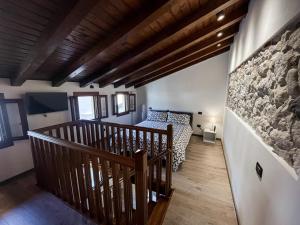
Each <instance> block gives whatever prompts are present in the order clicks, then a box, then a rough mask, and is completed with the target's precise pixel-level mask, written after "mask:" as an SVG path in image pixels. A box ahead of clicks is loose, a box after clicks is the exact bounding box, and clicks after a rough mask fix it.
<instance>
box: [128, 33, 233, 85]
mask: <svg viewBox="0 0 300 225" xmlns="http://www.w3.org/2000/svg"><path fill="white" fill-rule="evenodd" d="M232 42H233V38H230V39H227V40H224V41H222V42H221V46H220V47H218V46H217V45H211V46H209V47H208V48H204V49H200V50H199V51H197V52H195V53H194V54H191V55H189V56H187V57H183V58H181V59H179V60H176V61H174V62H173V63H169V64H168V65H167V66H164V67H161V68H158V69H157V70H154V71H153V72H151V73H149V74H148V75H146V76H144V77H141V78H140V79H138V80H136V81H134V82H131V83H129V84H128V85H127V87H130V86H133V85H134V84H135V83H139V82H141V81H143V80H147V79H149V78H152V77H155V76H158V75H160V74H162V73H166V72H169V71H171V70H174V69H176V68H178V67H181V66H182V65H185V64H188V63H190V62H192V61H195V60H197V59H199V58H202V57H205V56H207V55H210V54H211V53H214V52H216V51H219V50H220V49H223V48H226V47H228V46H229V45H230V44H231V43H232Z"/></svg>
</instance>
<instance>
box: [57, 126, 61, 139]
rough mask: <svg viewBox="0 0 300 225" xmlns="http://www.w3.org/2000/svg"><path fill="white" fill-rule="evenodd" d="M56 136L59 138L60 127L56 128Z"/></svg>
mask: <svg viewBox="0 0 300 225" xmlns="http://www.w3.org/2000/svg"><path fill="white" fill-rule="evenodd" d="M56 137H57V138H61V133H60V127H58V128H56Z"/></svg>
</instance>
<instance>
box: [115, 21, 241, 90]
mask: <svg viewBox="0 0 300 225" xmlns="http://www.w3.org/2000/svg"><path fill="white" fill-rule="evenodd" d="M238 28H239V27H238V24H236V25H234V26H232V27H230V28H228V29H226V30H223V36H222V37H217V35H215V36H213V37H211V38H207V39H205V40H202V41H200V42H198V43H196V44H195V45H191V46H189V47H188V48H186V49H184V50H183V51H179V52H177V53H176V54H172V53H171V54H169V55H167V56H168V57H162V58H157V59H156V60H154V61H153V62H151V63H149V64H148V65H147V66H146V67H143V68H141V69H138V70H137V71H136V72H134V73H132V74H131V75H130V76H128V77H127V76H126V77H125V78H124V79H122V80H120V81H118V82H116V83H115V84H114V87H115V88H117V87H119V86H121V85H123V84H129V83H132V82H134V81H136V80H138V79H140V78H142V77H144V76H147V75H148V74H149V73H152V72H154V71H156V70H159V69H160V68H163V67H166V66H167V65H169V64H172V63H174V62H176V61H178V60H181V59H183V58H185V57H188V56H189V55H191V54H195V53H196V52H199V51H203V50H204V49H206V48H209V47H211V46H216V45H217V44H218V43H220V42H223V41H225V40H227V39H230V38H232V37H233V36H234V34H235V33H237V32H238Z"/></svg>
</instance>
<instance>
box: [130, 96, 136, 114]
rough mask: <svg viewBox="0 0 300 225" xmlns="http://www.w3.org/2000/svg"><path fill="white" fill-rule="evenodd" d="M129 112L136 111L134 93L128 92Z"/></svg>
mask: <svg viewBox="0 0 300 225" xmlns="http://www.w3.org/2000/svg"><path fill="white" fill-rule="evenodd" d="M131 97H133V99H134V100H133V109H131V108H130V107H131ZM128 108H129V112H136V94H134V93H132V94H129V106H128Z"/></svg>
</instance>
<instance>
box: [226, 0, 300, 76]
mask: <svg viewBox="0 0 300 225" xmlns="http://www.w3.org/2000/svg"><path fill="white" fill-rule="evenodd" d="M299 8H300V1H299V0H252V1H251V2H250V4H249V9H248V14H247V17H246V18H245V19H244V20H243V21H242V23H241V25H240V31H239V33H238V35H236V36H235V38H234V43H233V44H232V46H231V50H230V59H229V60H230V64H229V72H231V71H233V70H234V69H235V68H236V67H237V66H238V65H239V64H241V63H242V62H243V61H244V60H246V59H247V58H248V57H249V56H250V55H252V54H253V53H254V52H255V51H256V50H257V49H259V48H260V47H261V46H262V45H263V44H264V43H266V42H267V41H268V40H269V39H270V38H271V37H272V36H274V35H275V34H276V32H278V31H279V30H280V29H281V28H282V27H283V26H284V25H286V24H287V23H288V21H289V20H291V19H292V18H293V17H295V16H296V15H297V14H299V13H300V10H299Z"/></svg>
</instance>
